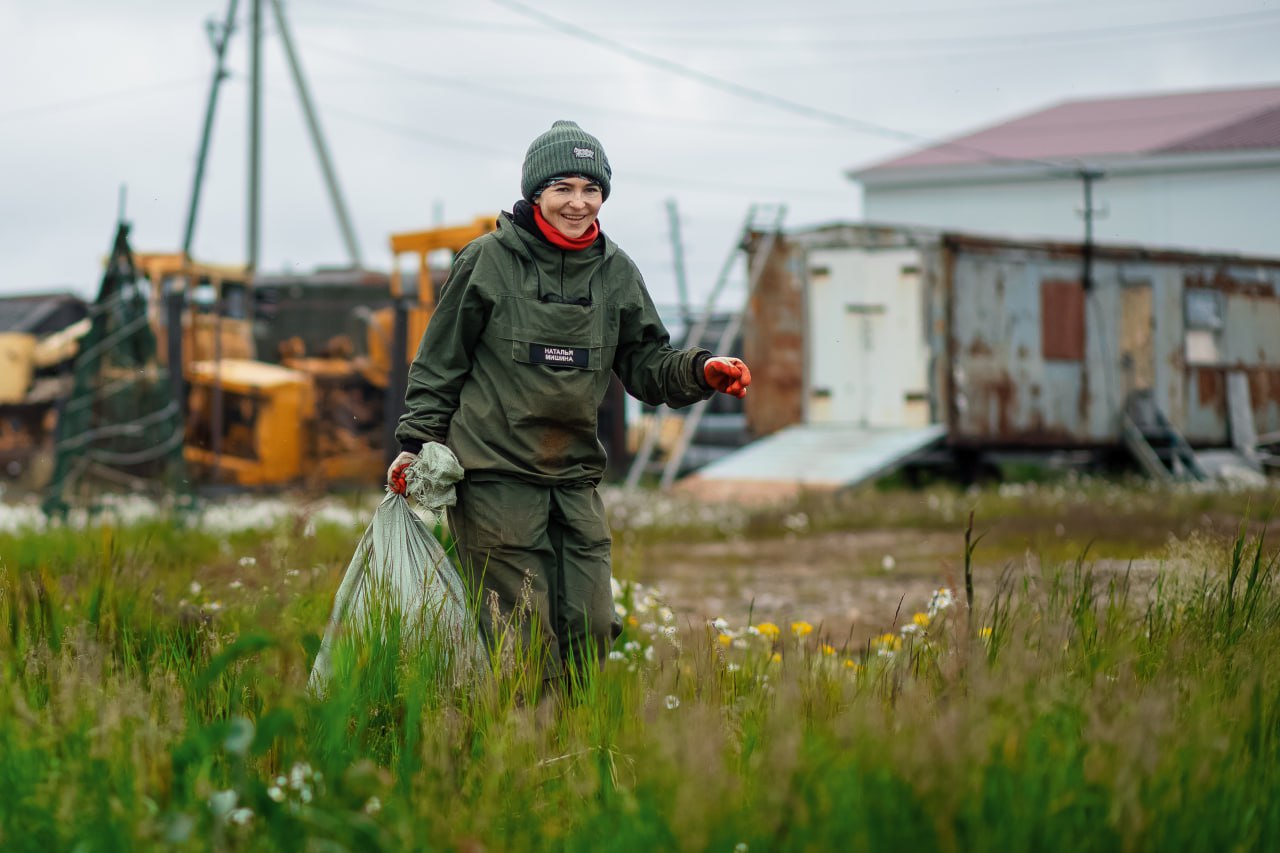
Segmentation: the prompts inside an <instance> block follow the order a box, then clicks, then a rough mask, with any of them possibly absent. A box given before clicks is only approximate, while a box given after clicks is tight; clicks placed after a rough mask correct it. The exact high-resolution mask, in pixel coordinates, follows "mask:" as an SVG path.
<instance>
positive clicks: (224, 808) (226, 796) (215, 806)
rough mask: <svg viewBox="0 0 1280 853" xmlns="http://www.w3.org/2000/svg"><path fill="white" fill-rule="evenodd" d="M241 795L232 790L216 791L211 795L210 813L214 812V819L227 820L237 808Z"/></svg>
mask: <svg viewBox="0 0 1280 853" xmlns="http://www.w3.org/2000/svg"><path fill="white" fill-rule="evenodd" d="M238 799H239V795H238V794H237V793H236V792H235V791H233V790H231V789H229V788H228V789H227V790H225V791H215V792H214V793H212V794H210V795H209V811H211V812H213V815H214V817H219V818H225V817H226V816H227V815H229V814H230V813H231V810H232V809H234V808H235V807H236V802H237V800H238Z"/></svg>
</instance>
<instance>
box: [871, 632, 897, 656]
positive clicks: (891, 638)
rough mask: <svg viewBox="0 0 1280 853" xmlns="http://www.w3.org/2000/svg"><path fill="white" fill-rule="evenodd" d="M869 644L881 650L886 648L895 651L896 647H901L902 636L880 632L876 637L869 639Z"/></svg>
mask: <svg viewBox="0 0 1280 853" xmlns="http://www.w3.org/2000/svg"><path fill="white" fill-rule="evenodd" d="M871 645H873V646H875V647H876V648H878V649H880V650H881V651H885V650H888V651H891V652H896V651H897V650H898V649H900V648H902V638H901V637H898V636H897V635H895V634H881V635H880V636H879V637H876V638H875V639H874V640H872V641H871Z"/></svg>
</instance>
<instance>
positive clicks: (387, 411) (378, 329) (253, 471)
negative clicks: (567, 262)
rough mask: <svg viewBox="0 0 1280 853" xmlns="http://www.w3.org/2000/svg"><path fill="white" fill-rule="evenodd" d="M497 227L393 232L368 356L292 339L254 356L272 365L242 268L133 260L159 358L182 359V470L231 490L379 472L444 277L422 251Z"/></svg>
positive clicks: (156, 258)
mask: <svg viewBox="0 0 1280 853" xmlns="http://www.w3.org/2000/svg"><path fill="white" fill-rule="evenodd" d="M494 223H495V220H494V218H493V217H486V218H478V219H476V220H475V221H474V222H472V223H470V224H467V225H461V226H450V227H443V228H431V229H426V230H421V231H413V232H406V233H398V234H393V235H392V236H391V240H390V243H391V251H392V254H393V256H394V258H395V265H394V267H393V271H392V275H391V280H390V295H391V300H392V304H391V305H389V306H384V307H381V308H377V309H376V310H372V311H370V312H368V315H367V323H366V352H367V354H361V355H355V354H354V347H353V346H352V345H351V342H350V341H345V342H343V341H342V340H334V341H331V342H330V344H329V345H327V346H326V347H325V351H324V352H320V353H315V354H311V353H307V352H306V349H305V346H303V345H302V342H301V340H300V339H298V338H291V339H289V340H287V341H285V342H284V343H282V344H281V347H280V349H281V352H278V353H271V354H262V355H267V356H271V355H274V356H276V357H277V358H278V359H279V363H278V364H274V363H269V362H267V361H264V360H261V359H260V358H259V354H258V353H256V352H255V347H254V334H253V332H254V322H255V320H254V298H253V287H252V281H251V278H250V277H249V276H247V275H246V274H245V273H244V271H243V270H242V269H235V268H230V267H218V266H212V265H207V264H199V263H195V262H193V261H191V260H190V259H189V258H186V257H185V256H184V255H182V254H138V255H136V256H135V257H136V263H137V264H138V267H139V269H140V270H141V271H142V273H143V275H144V277H145V278H146V279H147V280H148V281H149V282H150V286H151V293H152V299H151V300H150V312H151V316H150V319H151V325H152V328H153V329H154V330H155V333H156V340H157V346H158V351H159V354H160V356H161V359H162V363H167V360H168V359H169V358H170V357H172V356H171V354H173V353H180V354H181V359H182V366H183V367H182V375H183V377H184V379H185V382H186V387H187V399H186V407H185V408H186V446H185V448H184V457H185V459H186V462H187V464H188V467H189V468H190V469H191V473H192V474H194V475H195V477H196V478H197V479H199V480H202V481H207V482H220V483H227V484H234V485H238V486H272V485H284V484H288V483H295V482H308V483H311V484H315V485H321V484H325V483H333V482H360V481H370V480H373V479H376V478H377V477H378V475H379V473H380V472H381V470H382V462H383V460H384V458H385V456H386V450H385V446H386V443H387V438H386V436H387V435H388V429H387V426H388V422H389V421H393V420H394V418H395V417H396V414H395V413H398V411H399V408H400V406H402V405H403V399H404V386H403V376H404V371H405V368H406V366H407V365H408V363H409V362H410V361H412V359H413V357H414V355H415V354H416V352H417V348H418V342H419V340H420V339H421V338H422V334H423V333H424V332H425V331H426V327H427V323H428V322H429V321H430V319H431V314H432V312H433V310H434V308H435V296H436V290H437V288H438V286H439V284H440V280H441V279H442V278H443V271H441V270H433V268H432V266H431V264H430V258H429V256H431V255H432V254H433V253H435V252H440V251H446V250H447V251H450V252H455V253H456V252H458V251H460V250H461V249H462V248H463V247H464V246H465V245H466V244H467V243H469V242H471V241H472V240H474V239H475V238H477V237H479V236H482V235H483V234H486V233H488V232H489V231H492V230H493V229H494V227H495V225H494ZM406 254H408V255H413V256H416V261H417V270H416V276H415V278H416V287H415V288H413V289H412V295H411V296H410V295H408V294H407V293H406V288H405V286H404V277H403V276H402V274H401V272H400V269H399V266H400V259H401V257H402V256H403V255H406ZM433 273H434V274H433ZM170 294H183V297H184V298H183V301H184V303H185V308H183V310H182V311H181V312H180V314H178V313H177V312H174V313H173V315H172V316H171V315H170V312H169V311H168V310H166V306H167V305H168V304H169V302H168V297H169V295H170ZM369 301H370V302H371V303H376V302H379V301H386V300H385V293H383V292H377V291H374V292H371V293H370V299H369ZM397 312H400V313H401V315H402V317H403V319H402V321H401V324H400V325H401V328H402V330H403V331H402V335H403V338H404V341H403V345H402V346H401V347H400V351H401V352H402V355H401V361H400V363H399V364H398V365H397V364H396V363H395V360H394V359H393V357H392V353H393V352H395V351H396V349H397V348H396V346H395V339H396V331H397V323H396V315H397ZM174 317H178V318H179V322H180V323H181V336H180V340H181V346H180V347H179V346H176V345H175V346H170V339H169V334H170V328H169V327H170V325H171V324H172V323H173V322H174ZM397 374H398V378H399V382H397V381H396V380H397ZM388 395H391V397H390V400H391V403H392V405H391V406H388V405H387V399H388Z"/></svg>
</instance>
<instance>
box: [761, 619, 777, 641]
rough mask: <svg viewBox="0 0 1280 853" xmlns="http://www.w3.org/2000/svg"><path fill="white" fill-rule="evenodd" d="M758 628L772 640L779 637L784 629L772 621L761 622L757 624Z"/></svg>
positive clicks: (762, 634)
mask: <svg viewBox="0 0 1280 853" xmlns="http://www.w3.org/2000/svg"><path fill="white" fill-rule="evenodd" d="M756 630H757V631H759V632H760V636H762V637H765V638H767V639H770V640H776V639H778V635H779V634H781V633H782V629H781V628H779V627H778V626H777V625H775V624H773V623H772V622H761V623H760V624H759V625H757V626H756Z"/></svg>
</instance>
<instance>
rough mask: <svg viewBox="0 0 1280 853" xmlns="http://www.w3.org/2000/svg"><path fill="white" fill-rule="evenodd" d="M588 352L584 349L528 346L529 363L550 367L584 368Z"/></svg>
mask: <svg viewBox="0 0 1280 853" xmlns="http://www.w3.org/2000/svg"><path fill="white" fill-rule="evenodd" d="M588 355H589V352H588V350H587V349H586V348H584V347H553V346H548V345H547V344H529V361H531V362H532V363H534V364H546V365H549V366H551V367H577V368H586V366H587V356H588Z"/></svg>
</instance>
